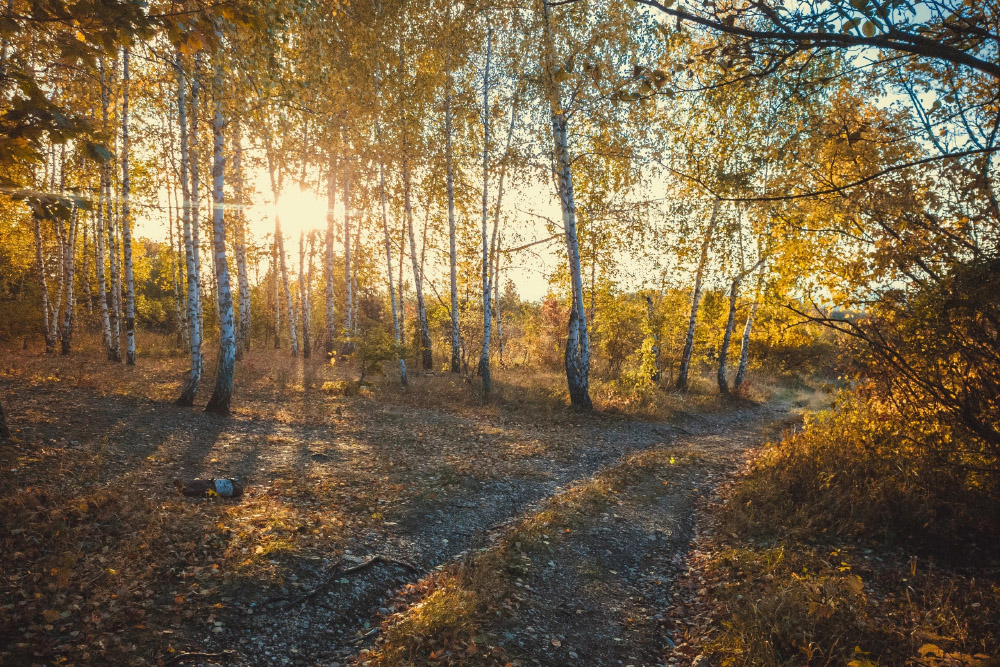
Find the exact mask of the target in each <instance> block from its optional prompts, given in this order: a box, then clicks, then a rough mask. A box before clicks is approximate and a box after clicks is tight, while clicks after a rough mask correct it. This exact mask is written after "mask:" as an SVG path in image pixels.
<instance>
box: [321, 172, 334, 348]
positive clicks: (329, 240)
mask: <svg viewBox="0 0 1000 667" xmlns="http://www.w3.org/2000/svg"><path fill="white" fill-rule="evenodd" d="M335 167H336V164H335V161H334V160H333V158H332V157H331V159H330V173H329V174H328V175H327V183H326V237H325V238H324V241H325V243H324V255H323V278H324V279H325V282H326V321H325V322H324V324H325V325H326V327H325V328H326V331H325V337H324V341H323V343H324V345H323V347H324V349H325V350H326V356H327V358H328V359H329V358H330V357H331V356H332V355H333V341H334V339H335V338H336V337H337V331H336V329H335V323H334V319H333V318H334V314H335V313H334V290H333V236H334V234H333V229H334V222H335V219H334V215H333V207H334V206H335V205H336V203H337V173H336V168H335Z"/></svg>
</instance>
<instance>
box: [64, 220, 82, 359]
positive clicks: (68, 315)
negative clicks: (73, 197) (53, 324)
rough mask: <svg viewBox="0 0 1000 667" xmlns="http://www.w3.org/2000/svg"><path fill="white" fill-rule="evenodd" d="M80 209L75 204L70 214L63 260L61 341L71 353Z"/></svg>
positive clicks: (65, 352)
mask: <svg viewBox="0 0 1000 667" xmlns="http://www.w3.org/2000/svg"><path fill="white" fill-rule="evenodd" d="M79 215H80V212H79V209H78V208H77V207H76V204H75V203H74V204H73V212H72V213H71V214H70V220H69V232H68V233H67V235H66V244H65V245H66V248H65V257H64V261H63V271H64V274H63V282H64V283H65V284H66V306H65V308H64V309H63V319H62V332H61V335H60V341H61V344H62V348H61V352H62V354H69V353H70V350H71V349H72V341H73V318H74V315H75V314H76V292H75V290H74V289H73V283H75V282H76V225H77V222H78V220H79Z"/></svg>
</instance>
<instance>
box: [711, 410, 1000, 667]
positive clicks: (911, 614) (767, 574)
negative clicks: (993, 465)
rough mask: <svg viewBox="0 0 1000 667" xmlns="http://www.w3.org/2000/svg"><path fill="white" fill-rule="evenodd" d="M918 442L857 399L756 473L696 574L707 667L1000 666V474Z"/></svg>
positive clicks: (739, 486) (767, 453)
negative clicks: (702, 595)
mask: <svg viewBox="0 0 1000 667" xmlns="http://www.w3.org/2000/svg"><path fill="white" fill-rule="evenodd" d="M906 426H911V425H903V424H900V423H899V422H898V421H896V420H894V419H893V413H892V411H891V410H888V409H884V408H883V406H880V405H879V404H878V403H876V402H874V401H872V400H867V399H865V398H864V396H863V395H862V394H860V393H852V394H846V395H844V396H842V397H841V400H840V404H839V406H838V407H837V408H836V409H835V410H833V411H830V412H827V413H824V414H821V415H819V416H818V417H814V418H811V419H808V420H807V422H806V424H805V427H804V429H803V430H801V431H800V432H797V433H792V434H787V435H786V436H785V437H784V438H783V439H782V440H781V441H780V442H777V443H775V444H771V445H768V446H766V447H765V448H764V449H763V450H762V451H761V452H760V453H759V454H758V456H757V457H756V458H755V459H754V460H753V461H752V462H751V464H750V466H749V468H748V470H747V471H746V473H745V475H743V476H742V477H740V478H739V479H738V480H737V481H736V482H735V484H734V485H733V486H732V487H731V488H730V489H729V492H728V494H727V497H726V502H725V505H724V506H723V507H722V508H721V510H720V511H719V512H718V513H717V514H716V516H715V520H714V524H713V531H712V532H711V533H710V534H709V536H708V537H707V538H706V539H705V543H704V544H703V545H702V554H703V556H702V558H701V561H700V562H699V563H697V564H696V570H697V571H698V574H699V575H700V576H702V577H704V581H706V582H707V583H708V586H707V587H706V590H707V591H710V594H709V595H708V597H707V600H706V601H705V604H706V605H707V606H709V607H710V608H711V611H710V613H711V614H712V615H713V616H714V617H715V618H719V619H721V623H720V624H719V625H718V626H717V627H713V628H709V629H707V631H706V634H705V635H704V636H703V637H702V640H703V641H702V643H703V649H704V650H705V652H706V656H707V658H708V663H706V664H717V665H762V666H772V665H773V666H777V665H788V666H791V665H838V664H839V665H845V664H846V665H851V666H853V667H868V666H872V665H921V666H926V667H937V666H943V665H950V666H954V667H958V666H959V665H982V666H985V665H997V664H1000V660H998V659H997V657H998V652H997V647H998V646H1000V622H998V619H1000V567H998V565H1000V563H998V561H997V558H996V554H997V551H996V548H997V546H998V539H997V538H998V535H1000V518H998V516H997V514H996V511H995V508H996V498H997V496H996V490H997V485H996V482H997V478H996V474H995V473H991V472H990V470H989V469H983V468H975V469H973V468H968V467H961V466H956V465H952V464H949V463H948V462H947V461H945V460H942V459H941V457H940V456H937V455H936V454H935V453H932V452H929V451H927V450H926V449H924V448H921V447H917V446H914V444H913V442H912V441H911V440H909V439H907V438H906V437H903V434H905V433H906V432H907V429H906Z"/></svg>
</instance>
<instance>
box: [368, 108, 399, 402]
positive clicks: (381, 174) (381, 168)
mask: <svg viewBox="0 0 1000 667" xmlns="http://www.w3.org/2000/svg"><path fill="white" fill-rule="evenodd" d="M375 131H376V133H377V134H378V135H379V143H380V144H381V132H380V131H379V129H378V122H377V121H376V124H375ZM378 179H379V200H380V202H381V204H382V232H383V234H384V235H385V263H386V267H385V268H386V275H387V277H388V278H389V303H390V306H391V307H392V324H393V328H394V330H395V334H396V345H397V346H399V347H400V348H402V344H403V340H402V337H401V332H400V330H399V311H398V310H396V289H395V287H394V286H393V283H392V244H391V243H390V241H389V212H388V210H387V207H386V201H385V161H384V158H382V157H381V156H380V157H379V165H378ZM396 356H397V357H398V358H399V381H400V382H401V383H402V385H403V386H404V387H405V386H406V383H407V377H406V360H405V359H404V358H403V355H402V354H400V353H397V355H396Z"/></svg>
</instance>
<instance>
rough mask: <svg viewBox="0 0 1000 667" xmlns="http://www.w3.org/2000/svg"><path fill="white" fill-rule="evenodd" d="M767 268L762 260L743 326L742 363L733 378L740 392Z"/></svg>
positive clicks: (736, 389) (745, 374) (737, 391)
mask: <svg viewBox="0 0 1000 667" xmlns="http://www.w3.org/2000/svg"><path fill="white" fill-rule="evenodd" d="M765 269H766V263H765V262H763V261H761V263H760V272H759V273H758V274H757V289H756V291H755V292H754V296H753V304H752V305H751V306H750V312H749V314H747V321H746V324H745V325H744V326H743V337H742V338H741V339H740V365H739V368H738V369H737V370H736V379H735V380H733V389H734V391H736V393H739V391H740V387H741V386H742V385H743V381H744V380H746V377H747V360H748V359H749V356H750V331H751V329H752V328H753V320H754V317H756V316H757V308H758V307H760V297H761V289H762V287H763V284H764V271H765Z"/></svg>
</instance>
